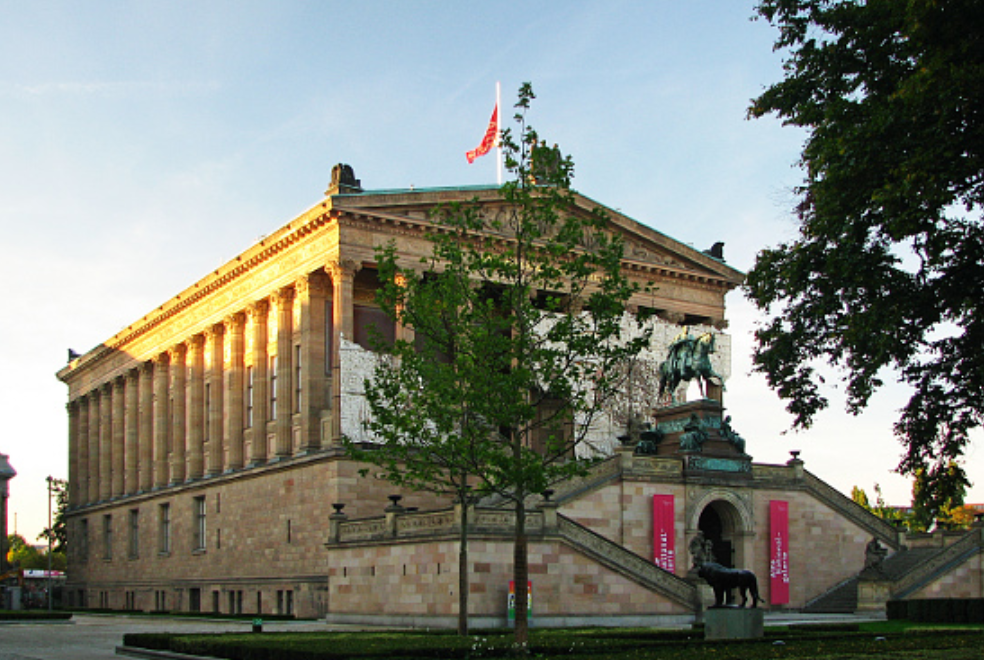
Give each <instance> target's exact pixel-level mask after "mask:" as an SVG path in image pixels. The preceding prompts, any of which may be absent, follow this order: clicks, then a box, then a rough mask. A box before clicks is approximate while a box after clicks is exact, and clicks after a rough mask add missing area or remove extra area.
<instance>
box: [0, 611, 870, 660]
mask: <svg viewBox="0 0 984 660" xmlns="http://www.w3.org/2000/svg"><path fill="white" fill-rule="evenodd" d="M873 618H884V615H881V616H880V617H879V616H878V615H875V616H873V617H863V616H851V615H843V616H839V615H812V616H811V615H802V614H796V613H790V614H783V613H769V614H767V615H766V625H783V624H788V623H801V622H806V621H827V622H833V621H860V620H870V619H873ZM250 627H251V624H250V622H249V621H243V622H235V623H232V622H226V621H207V620H196V621H189V620H187V619H167V618H161V617H153V618H150V617H139V616H122V615H102V616H100V615H85V614H83V615H79V614H76V615H75V616H74V617H73V618H72V620H71V621H70V622H67V623H48V622H45V623H6V624H2V625H0V660H118V659H119V658H120V657H122V656H118V655H116V654H115V649H116V647H117V646H118V645H120V644H121V643H122V641H123V634H124V633H128V632H187V633H194V632H247V631H249V630H250ZM357 627H359V626H337V625H332V626H330V625H328V624H325V623H322V622H314V621H299V622H276V623H264V624H263V630H264V631H302V630H304V631H318V630H340V629H343V628H345V629H352V628H357Z"/></svg>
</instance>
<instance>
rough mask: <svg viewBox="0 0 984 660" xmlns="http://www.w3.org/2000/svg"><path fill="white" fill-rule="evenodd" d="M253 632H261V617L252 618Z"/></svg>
mask: <svg viewBox="0 0 984 660" xmlns="http://www.w3.org/2000/svg"><path fill="white" fill-rule="evenodd" d="M253 632H255V633H261V632H263V619H253Z"/></svg>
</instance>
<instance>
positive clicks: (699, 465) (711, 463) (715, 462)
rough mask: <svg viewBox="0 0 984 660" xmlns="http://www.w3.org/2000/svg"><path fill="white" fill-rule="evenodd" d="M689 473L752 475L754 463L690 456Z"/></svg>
mask: <svg viewBox="0 0 984 660" xmlns="http://www.w3.org/2000/svg"><path fill="white" fill-rule="evenodd" d="M687 471H690V472H734V473H738V474H751V472H752V462H751V461H749V460H747V459H740V458H715V457H712V456H688V457H687Z"/></svg>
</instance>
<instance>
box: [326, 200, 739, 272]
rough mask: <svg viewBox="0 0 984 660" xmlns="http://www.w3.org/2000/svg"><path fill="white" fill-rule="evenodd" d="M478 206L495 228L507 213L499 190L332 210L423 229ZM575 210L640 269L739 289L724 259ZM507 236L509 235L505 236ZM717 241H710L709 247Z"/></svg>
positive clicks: (336, 203)
mask: <svg viewBox="0 0 984 660" xmlns="http://www.w3.org/2000/svg"><path fill="white" fill-rule="evenodd" d="M467 201H477V202H478V204H479V205H480V209H481V210H480V213H481V214H482V215H483V216H485V217H486V218H487V223H486V224H487V225H488V226H490V227H491V226H492V225H493V224H494V223H493V220H494V219H497V218H498V219H501V218H502V217H504V216H505V214H507V213H508V210H507V208H506V205H505V204H504V202H503V201H502V200H501V199H500V198H499V195H498V190H497V188H495V187H478V188H449V189H430V190H420V191H415V190H400V191H381V192H373V191H366V192H364V193H361V194H358V195H344V196H341V197H333V198H332V202H333V204H332V205H333V208H336V209H338V210H340V211H345V212H348V213H351V214H355V215H357V216H360V217H362V218H363V219H364V220H365V221H372V220H373V219H375V220H377V221H378V222H380V223H384V224H390V225H393V224H395V225H401V226H410V227H414V226H415V227H419V228H420V229H421V230H425V229H426V227H427V226H429V225H430V224H431V220H430V212H431V210H432V209H433V208H435V207H436V206H437V205H438V204H442V203H445V204H446V203H451V202H467ZM575 203H576V207H577V209H580V210H581V211H582V212H584V213H589V212H591V211H593V210H594V209H597V208H601V209H602V210H603V211H604V213H605V215H606V216H607V217H608V218H609V226H610V229H611V231H612V232H613V233H617V234H618V235H620V236H621V237H622V240H623V241H624V242H625V261H626V262H627V265H629V266H630V267H633V268H635V269H637V270H642V271H646V270H649V271H653V272H659V273H662V274H664V275H665V274H674V273H675V274H678V275H684V276H687V277H693V278H696V279H700V280H713V281H718V282H719V283H720V284H722V285H724V286H726V287H727V288H729V289H730V288H733V287H735V286H738V285H739V284H740V283H741V282H742V280H743V279H744V275H743V274H742V273H741V272H740V271H738V270H736V269H734V268H732V267H731V266H729V265H727V263H725V262H724V261H723V260H722V259H718V258H715V257H712V256H711V255H710V254H708V253H706V252H703V251H701V250H698V249H695V248H693V247H691V246H690V245H687V244H685V243H682V242H680V241H677V240H676V239H673V238H671V237H670V236H668V235H666V234H664V233H662V232H660V231H657V230H655V229H652V228H651V227H649V226H647V225H644V224H642V223H640V222H638V221H637V220H634V219H632V218H630V217H628V216H626V215H624V214H622V213H620V212H618V211H615V210H613V209H611V208H609V207H607V206H604V205H602V204H599V203H598V202H595V201H593V200H591V199H589V198H587V197H585V196H583V195H580V194H575ZM499 233H502V234H503V235H504V236H506V235H508V232H505V231H502V232H499ZM712 243H713V239H709V240H708V248H709V247H710V246H711V244H712Z"/></svg>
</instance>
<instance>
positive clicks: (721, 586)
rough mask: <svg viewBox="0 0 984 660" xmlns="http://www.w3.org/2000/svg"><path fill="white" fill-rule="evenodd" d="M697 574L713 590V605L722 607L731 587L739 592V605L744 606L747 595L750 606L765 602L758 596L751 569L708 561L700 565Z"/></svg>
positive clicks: (756, 584)
mask: <svg viewBox="0 0 984 660" xmlns="http://www.w3.org/2000/svg"><path fill="white" fill-rule="evenodd" d="M697 575H699V576H700V577H702V578H704V580H706V581H707V584H709V585H711V589H713V590H714V607H724V605H725V600H726V596H727V594H728V592H729V591H731V590H732V589H737V590H738V591H739V592H740V593H741V605H740V607H745V603H746V602H747V601H748V596H751V599H752V605H751V606H752V607H755V606H756V604H757V603H765V601H764V600H762V599H761V598H760V597H759V590H758V580H757V579H756V578H755V573H752V572H751V571H747V570H743V569H737V568H725V567H724V566H722V565H721V564H716V563H714V562H712V561H709V562H705V563H703V564H701V565H700V568H699V569H697Z"/></svg>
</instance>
